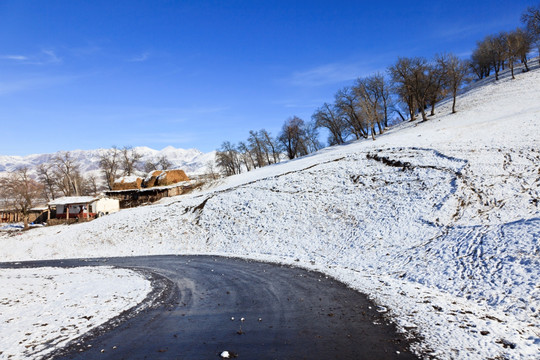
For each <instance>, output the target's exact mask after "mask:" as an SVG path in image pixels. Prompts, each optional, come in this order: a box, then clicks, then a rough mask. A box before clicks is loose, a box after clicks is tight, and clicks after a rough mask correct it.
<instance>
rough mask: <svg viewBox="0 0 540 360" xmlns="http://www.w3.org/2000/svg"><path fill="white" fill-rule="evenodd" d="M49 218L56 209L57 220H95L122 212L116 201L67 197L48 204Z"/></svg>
mask: <svg viewBox="0 0 540 360" xmlns="http://www.w3.org/2000/svg"><path fill="white" fill-rule="evenodd" d="M48 207H49V217H50V213H51V209H53V208H56V218H57V219H73V218H95V217H97V216H100V215H105V214H110V213H113V212H117V211H119V210H120V202H119V201H118V200H116V199H110V198H104V197H96V196H65V197H61V198H58V199H55V200H52V201H50V202H49V203H48Z"/></svg>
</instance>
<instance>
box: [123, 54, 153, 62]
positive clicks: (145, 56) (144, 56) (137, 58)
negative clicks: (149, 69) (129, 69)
mask: <svg viewBox="0 0 540 360" xmlns="http://www.w3.org/2000/svg"><path fill="white" fill-rule="evenodd" d="M149 58H150V53H149V52H144V53H142V54H141V55H137V56H135V57H132V58H131V59H129V60H128V61H131V62H144V61H146V60H148V59H149Z"/></svg>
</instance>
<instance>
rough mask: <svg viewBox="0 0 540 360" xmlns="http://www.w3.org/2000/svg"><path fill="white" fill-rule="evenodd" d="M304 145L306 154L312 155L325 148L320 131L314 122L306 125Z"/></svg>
mask: <svg viewBox="0 0 540 360" xmlns="http://www.w3.org/2000/svg"><path fill="white" fill-rule="evenodd" d="M302 144H303V148H304V149H305V154H310V153H312V152H315V151H318V150H320V149H322V148H323V145H322V144H321V142H320V141H319V130H318V128H317V125H316V124H315V122H314V121H310V122H308V123H307V124H305V126H304V137H303V139H302Z"/></svg>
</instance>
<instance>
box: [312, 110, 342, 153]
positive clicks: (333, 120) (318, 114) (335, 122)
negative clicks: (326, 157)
mask: <svg viewBox="0 0 540 360" xmlns="http://www.w3.org/2000/svg"><path fill="white" fill-rule="evenodd" d="M312 118H313V121H315V124H316V126H317V127H319V128H321V127H322V128H326V129H328V131H329V132H330V136H329V138H328V144H329V145H339V144H343V143H344V142H345V141H346V139H347V136H348V127H347V123H346V122H345V120H344V118H343V117H342V116H341V113H340V111H339V108H338V107H337V106H330V105H328V103H324V104H323V106H321V107H320V108H318V109H317V110H316V111H315V113H314V114H313V116H312Z"/></svg>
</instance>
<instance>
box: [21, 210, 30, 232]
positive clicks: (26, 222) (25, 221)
mask: <svg viewBox="0 0 540 360" xmlns="http://www.w3.org/2000/svg"><path fill="white" fill-rule="evenodd" d="M23 224H24V230H28V229H29V228H30V226H28V214H26V215H24V214H23Z"/></svg>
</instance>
